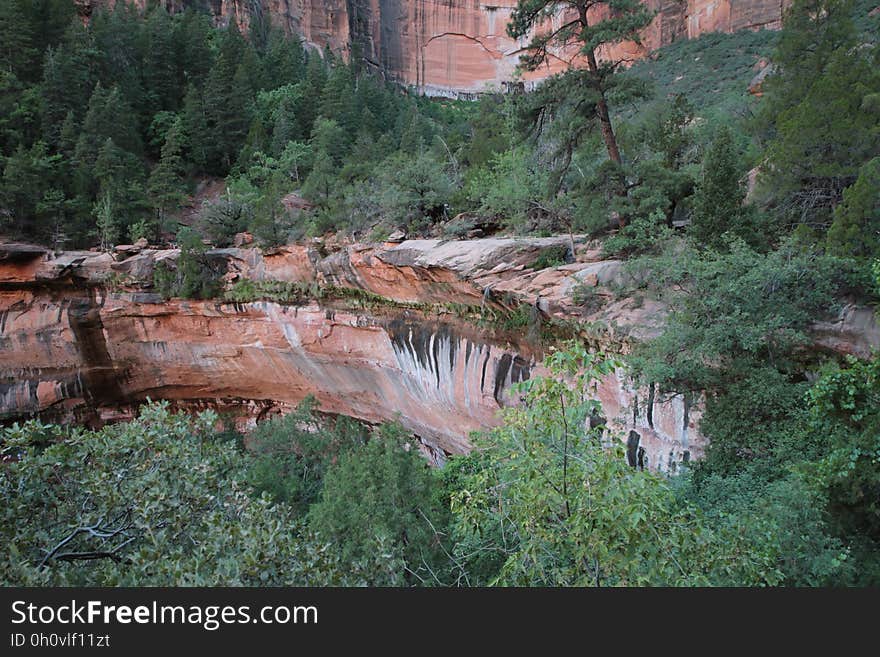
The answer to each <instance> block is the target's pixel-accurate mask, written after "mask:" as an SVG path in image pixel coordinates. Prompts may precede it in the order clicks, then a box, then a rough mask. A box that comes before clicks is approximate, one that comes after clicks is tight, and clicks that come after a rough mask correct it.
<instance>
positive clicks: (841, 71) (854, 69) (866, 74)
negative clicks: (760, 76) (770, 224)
mask: <svg viewBox="0 0 880 657" xmlns="http://www.w3.org/2000/svg"><path fill="white" fill-rule="evenodd" d="M852 10H853V6H852V2H851V0H796V2H794V4H792V6H791V8H790V9H789V11H788V12H787V13H786V16H785V21H784V29H783V31H782V35H781V37H780V42H779V47H778V49H777V51H776V53H775V54H774V56H773V60H774V65H775V66H777V67H778V73H776V74H775V75H774V76H772V77H771V78H769V79H768V81H767V87H766V88H767V92H766V95H767V105H766V107H765V110H764V120H765V121H766V122H768V123H769V127H768V128H767V130H766V136H768V137H769V139H770V142H769V144H768V149H767V151H768V166H766V167H764V168H763V170H762V171H763V173H762V177H761V183H762V184H761V188H762V189H763V191H764V193H765V194H766V196H767V197H768V198H767V201H768V202H769V204H770V205H772V206H773V207H774V208H775V210H776V212H777V214H778V215H779V217H780V218H781V219H782V221H783V222H784V223H785V224H804V225H806V226H808V227H810V228H812V229H815V230H817V231H822V230H825V229H827V228H828V227H829V225H830V224H831V221H832V215H833V211H834V207H835V206H836V205H837V204H838V203H840V201H841V200H842V198H843V190H844V189H846V188H847V187H849V186H850V185H852V184H853V182H855V180H856V177H857V176H858V174H859V169H860V168H861V167H862V165H863V164H865V163H866V162H867V161H868V160H870V159H872V158H873V157H877V156H878V155H880V131H878V130H877V129H876V126H877V125H878V123H880V103H876V102H872V101H871V99H872V98H876V97H878V94H880V67H878V64H880V51H878V49H876V48H874V49H873V51H871V50H869V49H860V48H857V47H856V45H857V42H858V38H857V34H856V31H855V28H854V26H853V23H852V19H851V16H852Z"/></svg>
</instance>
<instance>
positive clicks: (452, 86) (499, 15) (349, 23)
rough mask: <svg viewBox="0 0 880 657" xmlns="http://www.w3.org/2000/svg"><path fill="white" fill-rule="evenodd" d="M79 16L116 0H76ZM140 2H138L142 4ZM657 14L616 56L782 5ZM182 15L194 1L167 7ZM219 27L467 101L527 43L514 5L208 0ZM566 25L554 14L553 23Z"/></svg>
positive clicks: (752, 21) (716, 3) (632, 55)
mask: <svg viewBox="0 0 880 657" xmlns="http://www.w3.org/2000/svg"><path fill="white" fill-rule="evenodd" d="M78 1H79V3H80V5H81V7H82V8H83V12H84V14H87V13H89V11H90V10H91V8H92V7H93V6H97V5H99V4H113V3H114V1H115V0H78ZM146 2H147V0H136V3H137V4H139V5H141V6H145V5H146ZM644 2H645V4H646V5H647V6H648V7H649V8H650V9H652V10H653V11H655V12H656V17H655V18H654V21H653V22H652V23H651V25H650V26H649V27H648V28H647V29H646V30H645V33H644V35H643V37H642V43H641V45H639V44H635V43H624V44H620V45H619V46H616V47H615V48H614V52H613V53H605V54H606V55H613V56H615V57H622V58H625V59H630V60H637V59H640V58H642V57H644V56H645V55H646V54H647V53H648V52H650V51H652V50H654V49H656V48H659V47H661V46H664V45H668V44H670V43H672V42H673V41H676V40H678V39H681V38H694V37H696V36H699V35H700V34H703V33H705V32H733V31H736V30H742V29H759V28H768V29H778V28H779V26H780V23H781V17H782V10H783V7H785V6H787V5H788V4H789V0H644ZM165 4H166V6H167V7H168V8H169V9H172V10H179V9H181V8H182V7H184V6H187V5H191V4H194V3H192V2H188V1H187V0H166V2H165ZM207 4H208V5H209V6H210V8H211V10H212V11H213V13H214V15H215V17H216V19H217V22H218V23H227V22H228V21H230V20H237V21H238V22H239V24H240V25H241V26H242V28H243V29H247V27H248V25H249V24H250V23H251V21H252V20H271V21H272V22H273V23H274V24H276V25H280V26H282V27H283V28H284V29H285V30H286V31H288V32H289V33H291V34H299V35H301V36H302V38H303V39H304V40H305V41H306V42H307V43H308V44H310V45H311V46H313V47H315V48H316V49H319V50H320V49H323V48H324V46H329V47H330V48H331V49H332V50H334V51H337V52H341V53H343V54H344V55H345V56H349V55H350V54H351V52H352V49H353V48H356V49H357V51H358V52H359V53H360V54H361V55H363V56H364V57H365V58H366V59H367V60H368V61H370V62H372V63H373V64H374V65H375V66H376V67H377V68H379V69H380V70H382V71H383V72H385V73H386V74H387V75H389V76H390V77H392V78H394V79H397V80H400V81H402V82H404V83H406V84H409V85H413V86H415V87H417V88H418V89H419V90H421V91H422V92H424V93H427V94H435V95H455V96H461V95H467V94H473V93H479V92H483V91H486V90H487V89H498V88H500V87H502V86H503V85H504V84H505V83H509V82H511V81H512V80H514V72H515V69H516V66H517V64H518V63H519V57H520V54H521V53H522V49H523V47H524V46H525V45H526V43H527V40H521V41H517V40H514V39H511V38H510V37H509V36H508V35H507V23H508V21H509V20H510V14H511V12H512V11H513V9H514V7H516V0H490V1H488V2H483V0H256V1H253V0H207ZM564 20H565V13H564V11H560V13H559V14H558V15H557V16H554V17H553V19H552V20H551V21H550V25H557V26H558V25H559V24H561V21H564ZM556 55H557V56H558V57H557V58H555V59H553V61H552V62H551V63H550V64H549V65H548V66H547V67H546V68H543V69H541V70H539V71H536V72H534V73H528V74H525V75H524V76H523V77H522V78H521V80H522V81H524V82H526V83H531V82H533V81H535V80H540V79H543V78H545V77H547V76H548V75H551V74H552V73H555V72H558V71H559V70H562V68H563V67H564V62H563V60H566V59H570V58H571V53H556Z"/></svg>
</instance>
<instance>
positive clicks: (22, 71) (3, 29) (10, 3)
mask: <svg viewBox="0 0 880 657" xmlns="http://www.w3.org/2000/svg"><path fill="white" fill-rule="evenodd" d="M24 9H25V3H23V2H22V1H21V0H4V1H3V2H0V71H6V72H7V73H12V74H14V75H15V76H16V77H17V78H19V79H20V80H26V79H28V78H29V77H30V76H32V75H34V66H33V61H34V59H36V54H37V51H36V49H35V48H33V47H32V44H33V43H34V33H33V28H32V26H31V23H30V21H29V20H28V17H27V15H26V13H25V10H24Z"/></svg>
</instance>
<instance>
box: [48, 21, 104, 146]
mask: <svg viewBox="0 0 880 657" xmlns="http://www.w3.org/2000/svg"><path fill="white" fill-rule="evenodd" d="M96 59H97V51H96V50H95V47H94V42H93V40H92V38H91V35H90V33H89V32H88V31H87V30H86V28H84V27H83V26H82V24H81V23H79V21H74V22H72V23H71V24H70V27H68V29H67V31H66V32H65V33H64V38H63V40H62V43H61V45H59V46H58V47H57V49H52V48H51V47H50V48H48V49H47V51H46V56H45V58H44V64H43V81H42V84H41V85H40V96H41V100H42V102H41V112H42V116H41V119H42V134H43V141H45V142H46V143H47V144H48V145H49V146H50V147H53V146H56V145H57V144H58V139H59V137H60V133H61V126H62V125H63V123H64V120H65V119H66V118H67V114H68V112H73V113H74V115H75V116H76V117H78V118H79V119H81V118H82V116H83V110H84V108H85V107H87V106H88V104H89V99H90V97H91V95H92V92H93V89H94V86H95V80H96V78H97V71H96Z"/></svg>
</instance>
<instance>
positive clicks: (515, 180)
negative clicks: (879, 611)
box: [0, 0, 880, 586]
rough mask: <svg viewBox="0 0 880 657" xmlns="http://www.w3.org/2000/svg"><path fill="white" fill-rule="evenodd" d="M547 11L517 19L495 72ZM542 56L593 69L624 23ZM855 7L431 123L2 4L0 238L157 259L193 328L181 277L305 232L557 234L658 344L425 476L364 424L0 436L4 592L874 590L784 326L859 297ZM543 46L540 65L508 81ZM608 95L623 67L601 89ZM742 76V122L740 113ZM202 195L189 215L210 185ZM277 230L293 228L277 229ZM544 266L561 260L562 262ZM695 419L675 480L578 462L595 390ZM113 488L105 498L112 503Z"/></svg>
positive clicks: (872, 230)
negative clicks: (694, 413)
mask: <svg viewBox="0 0 880 657" xmlns="http://www.w3.org/2000/svg"><path fill="white" fill-rule="evenodd" d="M548 4H550V3H546V2H543V1H538V0H521V1H520V3H519V6H518V8H517V11H516V12H515V14H514V16H515V20H514V22H513V24H512V25H511V28H510V30H511V33H512V34H514V35H519V36H522V35H524V34H526V33H527V32H528V28H529V27H530V26H531V25H532V24H533V23H534V21H535V20H537V19H538V18H539V17H540V16H541V15H542V12H543V11H544V10H545V9H546V8H547V6H548ZM613 6H614V7H615V8H616V9H617V12H616V13H613V15H612V17H611V18H609V19H607V20H606V21H600V22H599V23H598V24H596V25H592V24H589V23H588V22H586V20H585V19H584V20H583V21H581V22H575V23H573V24H572V25H571V26H569V27H568V28H566V31H563V32H560V33H558V34H556V35H555V37H556V38H558V40H560V41H563V42H566V43H575V44H577V47H579V48H582V49H583V54H585V55H586V56H589V55H590V54H591V53H593V52H594V51H595V50H596V49H597V48H598V47H599V46H601V45H602V44H603V43H608V42H614V41H616V40H619V39H621V38H627V37H631V36H632V35H633V33H634V32H635V31H637V30H638V29H639V27H640V26H642V25H643V24H644V23H645V20H646V18H647V16H646V14H645V10H644V9H643V7H642V6H641V5H639V4H638V3H631V2H625V3H614V4H613ZM871 9H873V6H872V3H870V2H867V1H864V0H862V1H858V2H856V1H854V0H795V2H794V3H793V4H792V5H791V7H790V9H789V10H788V11H787V13H786V15H785V20H784V25H783V29H782V30H781V31H780V32H778V33H774V32H767V31H758V32H747V33H742V34H732V35H721V34H709V35H705V36H704V37H701V38H700V39H697V40H694V41H688V42H680V43H676V44H673V45H671V46H669V47H667V48H664V49H661V50H660V51H658V52H656V53H654V54H653V55H652V56H651V57H650V58H648V59H647V60H646V61H643V62H641V63H639V64H637V65H634V66H632V67H630V68H628V69H625V68H624V67H622V66H619V65H615V63H614V62H604V63H603V62H593V64H592V65H590V66H588V67H586V68H583V67H578V68H571V69H570V70H566V71H564V72H563V73H561V74H559V75H556V76H553V77H551V78H549V79H547V80H546V81H544V82H543V83H542V84H541V85H539V86H538V87H537V88H536V89H535V90H534V91H530V92H528V93H526V92H517V93H510V94H500V93H487V94H486V95H484V96H483V97H482V98H480V100H478V101H476V102H472V103H468V102H460V101H452V100H429V99H425V98H421V97H419V96H417V95H415V94H413V93H408V92H407V91H406V90H403V89H401V88H399V87H397V86H395V85H393V84H391V83H389V82H387V81H385V80H383V79H381V77H380V76H378V75H377V74H376V72H375V71H373V70H372V69H370V68H368V67H365V66H363V65H362V63H361V62H359V61H357V59H356V58H355V59H353V60H352V61H350V62H343V61H342V60H340V59H338V58H337V57H336V56H334V55H333V53H330V52H323V53H321V52H316V51H314V50H308V49H305V48H304V47H303V46H302V45H301V43H300V42H299V41H298V40H297V39H296V38H287V37H285V36H284V35H283V33H282V32H281V31H280V30H270V29H266V30H264V29H260V30H257V31H254V33H251V34H245V35H243V34H241V33H240V32H239V30H238V28H237V26H236V25H235V23H234V22H233V23H232V24H231V25H230V26H229V27H228V28H217V27H214V26H213V25H212V22H211V19H210V17H209V16H208V15H207V14H205V13H200V12H198V11H193V10H189V11H185V12H183V13H179V14H176V15H169V14H168V13H167V12H166V11H165V10H164V9H163V8H162V7H156V8H153V9H151V10H149V11H148V12H147V13H146V14H140V13H138V12H137V11H135V10H134V9H133V8H131V7H129V6H126V5H125V4H124V3H118V4H117V5H116V7H115V9H114V10H112V11H98V12H96V13H94V14H93V16H92V18H91V21H90V22H89V24H88V25H84V24H83V23H82V21H81V20H79V18H78V17H77V16H76V15H75V11H74V8H73V4H72V2H71V1H70V0H7V1H5V2H3V3H0V44H2V49H0V169H2V179H0V232H2V233H3V234H4V235H7V236H9V237H12V238H15V239H23V240H30V241H36V242H41V243H45V244H50V245H53V246H55V247H65V248H70V247H99V248H103V249H109V248H111V247H112V246H113V245H116V244H119V243H121V242H123V241H134V240H137V239H141V238H145V239H147V240H148V241H149V242H151V243H163V242H173V243H176V244H178V245H179V246H180V248H181V250H182V255H181V259H180V261H179V265H178V268H177V270H176V271H170V270H161V269H159V270H157V274H156V286H157V289H158V290H159V291H160V292H161V293H162V294H164V295H165V296H185V297H203V298H205V297H212V296H214V295H216V294H218V293H219V289H220V288H219V283H218V281H216V280H215V276H214V274H213V273H212V272H211V271H210V269H209V268H207V267H206V266H205V260H204V257H203V256H204V252H205V249H206V244H205V242H206V241H207V242H209V243H212V244H214V245H218V246H224V245H228V244H230V243H231V242H232V240H233V238H234V236H235V235H236V234H237V233H239V232H241V231H245V230H247V231H250V232H251V233H253V235H254V237H255V239H256V241H257V243H258V244H260V245H262V246H271V245H275V244H279V243H283V242H286V241H289V240H293V239H297V238H300V237H303V236H307V235H309V236H317V235H323V234H327V233H331V232H336V233H339V234H344V235H348V236H351V237H353V238H354V239H359V240H369V239H381V238H383V237H385V236H387V235H388V234H389V233H390V232H392V231H397V230H403V231H405V232H406V233H407V234H409V235H436V236H442V237H444V238H448V239H456V238H459V237H461V236H464V235H467V234H474V233H472V231H474V230H477V229H479V231H480V234H482V232H483V231H490V230H495V231H505V232H507V233H511V234H550V233H554V232H564V233H568V234H572V233H585V234H589V235H590V236H592V237H595V238H598V239H600V240H601V241H602V246H603V249H604V250H605V252H606V253H607V254H608V255H609V256H614V257H621V258H624V259H626V261H627V264H626V266H627V269H628V271H629V273H630V274H631V276H630V279H631V281H632V282H631V284H630V289H628V290H623V291H622V293H625V294H631V295H638V296H640V297H654V298H657V299H660V300H662V301H663V302H664V303H665V304H667V305H668V307H669V308H670V316H669V319H668V323H667V327H666V329H665V330H664V331H663V332H662V334H661V335H660V336H659V337H657V338H656V339H653V340H649V341H646V342H644V343H642V344H640V345H639V346H638V347H637V348H636V349H635V351H634V352H633V353H631V354H629V355H628V356H627V357H626V358H625V359H624V360H623V361H621V362H618V361H615V360H611V359H607V358H605V357H604V356H602V355H598V354H588V353H586V352H585V351H584V350H583V348H582V347H581V346H579V345H576V344H572V345H567V346H566V347H565V348H564V349H563V348H560V349H558V350H556V351H555V352H554V354H553V356H551V357H550V358H549V359H548V360H547V364H548V366H549V367H550V370H551V375H550V376H547V377H543V378H537V379H533V380H531V381H528V382H526V383H524V384H520V392H521V393H522V395H523V396H524V403H523V404H522V405H520V406H517V407H516V408H511V409H507V410H506V411H505V413H504V421H503V424H502V425H501V426H500V427H499V428H497V429H495V430H493V431H490V432H487V433H486V434H485V435H482V436H480V437H477V438H475V444H476V448H475V449H474V451H473V452H472V453H471V454H470V455H468V456H460V457H453V458H451V459H450V461H449V462H448V463H447V464H446V466H445V467H443V468H442V469H438V470H430V469H429V468H427V466H426V465H425V463H424V461H423V460H422V459H421V458H420V456H419V455H418V449H417V448H416V447H417V444H416V441H415V439H414V438H413V437H412V436H409V435H407V434H406V432H405V431H404V430H403V429H402V428H401V427H399V426H397V425H394V424H389V425H385V426H382V427H378V428H372V429H371V428H368V427H364V426H362V425H360V424H357V423H355V422H353V421H348V420H346V419H345V418H335V419H333V418H327V417H324V416H322V415H321V414H320V413H319V412H318V410H319V409H317V408H316V407H315V406H314V404H313V403H312V402H311V401H308V402H306V403H304V405H303V406H301V407H300V408H299V409H298V410H297V411H296V412H295V413H293V414H291V415H288V416H286V417H285V418H280V419H276V420H272V421H268V422H266V423H264V424H262V425H260V426H259V427H258V428H257V429H256V430H255V431H254V432H253V433H252V434H250V435H249V436H247V439H246V440H243V438H242V437H241V436H240V435H238V434H236V433H235V432H231V431H223V430H221V429H220V423H219V422H218V418H217V417H216V416H211V415H205V416H202V417H199V418H192V417H188V416H185V415H180V414H173V413H171V412H170V411H169V409H168V407H167V406H166V405H164V404H162V403H159V404H155V405H148V406H145V407H144V409H143V410H142V413H141V416H140V417H139V418H138V419H137V420H135V421H134V422H132V423H121V424H117V425H113V426H108V427H105V428H103V429H100V430H86V429H82V428H71V427H57V426H46V425H43V424H40V423H39V422H36V421H34V422H29V423H26V424H23V425H15V426H12V427H9V428H7V429H5V430H4V431H3V433H2V443H0V446H2V450H3V457H4V461H3V465H2V469H0V489H2V491H3V495H4V499H5V500H7V503H6V504H4V505H3V506H2V510H0V514H2V516H3V522H2V523H0V532H2V535H3V539H4V544H6V545H8V546H9V549H8V550H7V551H5V553H4V555H3V556H2V561H0V577H2V580H3V581H4V582H7V583H19V584H50V583H54V584H68V583H82V584H104V585H115V584H252V585H259V584H306V585H311V584H380V585H481V584H513V585H599V586H602V585H642V584H661V585H703V584H721V585H818V586H826V585H866V584H873V585H876V584H878V583H880V507H878V503H880V375H878V362H880V361H878V360H877V358H876V357H874V358H873V359H870V360H858V359H855V358H849V359H841V358H839V357H837V356H835V355H832V354H828V353H824V352H822V351H819V350H818V349H817V347H816V345H815V342H814V340H813V338H812V336H811V327H812V325H813V324H814V322H816V321H818V320H820V319H824V318H829V317H833V316H834V315H835V313H837V312H838V311H839V310H840V308H841V307H842V306H843V305H844V304H847V303H860V304H874V303H876V301H877V298H878V288H880V280H878V279H880V265H878V259H880V47H878V32H880V29H878V23H880V18H878V16H877V13H876V12H872V13H873V16H871V15H870V14H869V12H870V10H871ZM549 45H552V44H550V43H549V42H548V41H547V40H546V39H543V40H542V39H540V38H539V39H537V40H536V41H534V42H532V44H531V47H530V49H529V58H527V60H526V61H525V62H524V65H525V66H526V67H528V66H533V65H536V64H538V63H540V61H541V57H542V53H543V54H544V55H545V54H546V52H545V51H546V48H547V47H548V46H549ZM618 64H619V63H618ZM762 64H763V65H764V66H770V67H772V68H770V69H769V74H768V75H766V78H765V79H764V80H763V82H762V83H761V89H760V91H761V94H760V96H758V95H751V94H749V93H747V91H746V86H747V85H748V83H749V81H750V80H751V78H752V77H753V76H754V75H755V73H756V70H757V69H756V68H755V67H756V66H760V65H762ZM221 179H222V180H223V181H224V182H225V188H224V192H223V194H222V195H220V196H219V197H218V198H214V199H210V200H209V201H208V202H207V203H205V204H204V205H202V206H201V207H199V208H197V212H194V213H185V212H182V208H183V207H184V206H185V205H186V204H187V203H188V201H187V199H188V198H189V197H190V196H191V195H192V194H193V193H194V192H195V191H196V190H197V188H198V187H199V186H200V185H201V186H204V185H205V183H206V182H207V181H218V180H221ZM292 194H293V195H296V196H297V197H299V198H300V199H301V200H302V202H301V203H297V204H293V205H295V206H296V207H295V208H294V209H291V207H292V205H291V204H290V203H285V202H284V200H285V199H286V198H287V199H288V200H289V198H290V195H292ZM569 255H570V254H569ZM612 367H625V368H627V369H628V371H629V373H630V374H631V375H632V376H633V377H634V378H635V380H636V381H638V382H639V383H640V384H642V385H644V386H646V387H650V388H651V389H652V390H653V391H654V392H655V393H656V394H657V395H671V394H680V395H686V396H689V398H694V399H695V398H697V397H698V396H703V397H704V399H705V412H704V414H703V419H702V425H701V428H702V431H703V433H704V434H705V435H706V436H707V437H708V438H709V439H710V447H709V449H708V452H707V454H706V457H705V459H704V460H702V461H700V462H698V463H693V464H690V465H689V466H688V467H686V468H685V471H684V472H683V473H681V474H679V475H678V476H675V477H672V478H670V479H667V478H665V477H662V476H659V475H656V474H652V473H649V472H644V471H641V470H639V469H632V468H630V466H628V465H627V464H626V461H625V459H623V457H622V456H621V454H619V453H618V449H617V447H616V445H617V444H618V441H614V440H613V441H610V443H609V441H607V440H606V438H607V437H603V435H602V432H601V430H592V429H591V430H590V431H584V430H583V427H584V426H588V425H589V423H588V422H587V418H589V417H590V415H591V413H592V412H593V411H594V410H595V402H594V401H591V400H592V399H593V398H594V397H595V391H594V389H593V384H594V381H595V379H596V378H597V377H599V376H601V375H602V374H603V373H604V372H607V371H608V370H609V368H612ZM110 481H114V482H117V481H118V482H119V483H113V484H112V485H111V484H110V483H109V482H110Z"/></svg>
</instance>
